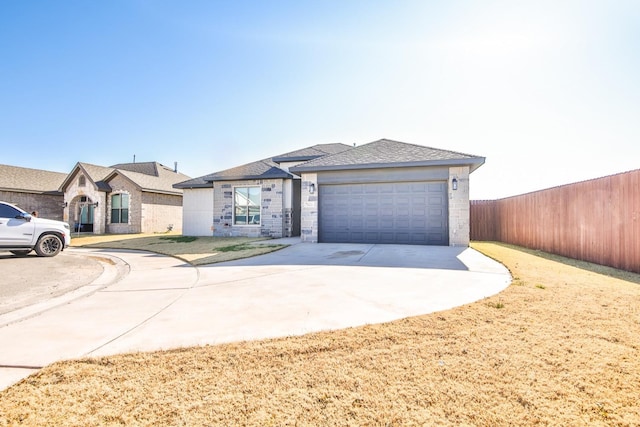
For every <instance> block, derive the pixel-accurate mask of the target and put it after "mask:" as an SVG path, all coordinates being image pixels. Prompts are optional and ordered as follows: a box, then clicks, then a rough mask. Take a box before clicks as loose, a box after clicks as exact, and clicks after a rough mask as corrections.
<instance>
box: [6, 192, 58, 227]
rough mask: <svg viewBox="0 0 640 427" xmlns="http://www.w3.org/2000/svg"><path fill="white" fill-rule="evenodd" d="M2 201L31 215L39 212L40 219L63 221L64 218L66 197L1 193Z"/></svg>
mask: <svg viewBox="0 0 640 427" xmlns="http://www.w3.org/2000/svg"><path fill="white" fill-rule="evenodd" d="M0 200H2V201H3V202H7V203H11V204H14V205H16V206H18V207H19V208H21V209H23V210H25V211H27V212H29V213H31V212H33V211H38V216H39V217H40V218H46V219H55V220H57V221H62V220H63V218H64V196H63V195H62V194H60V195H51V194H38V193H23V192H19V191H0Z"/></svg>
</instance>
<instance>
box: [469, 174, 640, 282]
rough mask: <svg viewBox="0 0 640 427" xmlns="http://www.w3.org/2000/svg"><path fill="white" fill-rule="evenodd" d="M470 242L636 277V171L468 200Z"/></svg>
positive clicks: (639, 239)
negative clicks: (522, 250) (516, 248)
mask: <svg viewBox="0 0 640 427" xmlns="http://www.w3.org/2000/svg"><path fill="white" fill-rule="evenodd" d="M470 225H471V239H472V240H494V241H500V242H505V243H511V244H514V245H519V246H524V247H527V248H531V249H540V250H543V251H546V252H551V253H555V254H558V255H563V256H567V257H570V258H574V259H580V260H584V261H590V262H595V263H598V264H602V265H608V266H611V267H616V268H620V269H624V270H628V271H633V272H636V273H640V169H638V170H634V171H630V172H625V173H621V174H617V175H611V176H607V177H603V178H598V179H593V180H589V181H584V182H578V183H575V184H569V185H564V186H561V187H555V188H549V189H546V190H541V191H536V192H533V193H527V194H522V195H520V196H515V197H509V198H506V199H499V200H474V201H472V202H471V224H470Z"/></svg>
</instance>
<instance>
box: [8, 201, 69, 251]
mask: <svg viewBox="0 0 640 427" xmlns="http://www.w3.org/2000/svg"><path fill="white" fill-rule="evenodd" d="M69 243H71V233H70V231H69V224H67V223H66V222H62V221H54V220H51V219H44V218H37V217H34V216H32V215H31V214H29V213H27V212H25V211H23V210H22V209H20V208H19V207H17V206H15V205H12V204H10V203H5V202H0V251H10V252H11V253H13V254H14V255H18V256H25V255H27V254H28V253H29V252H31V251H32V250H35V251H36V253H37V254H38V256H47V257H49V256H55V255H58V254H59V253H60V252H61V251H63V250H64V249H65V248H66V247H67V246H69Z"/></svg>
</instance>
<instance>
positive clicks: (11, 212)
mask: <svg viewBox="0 0 640 427" xmlns="http://www.w3.org/2000/svg"><path fill="white" fill-rule="evenodd" d="M20 215H22V212H20V211H19V210H17V209H15V208H14V207H12V206H7V205H5V204H0V246H7V247H9V246H12V247H16V246H30V245H31V244H32V240H33V233H34V231H35V224H34V223H32V222H30V221H29V220H28V218H23V217H22V218H20Z"/></svg>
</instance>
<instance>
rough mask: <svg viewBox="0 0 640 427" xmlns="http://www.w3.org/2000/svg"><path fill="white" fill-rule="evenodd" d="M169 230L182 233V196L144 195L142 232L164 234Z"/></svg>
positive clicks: (145, 193)
mask: <svg viewBox="0 0 640 427" xmlns="http://www.w3.org/2000/svg"><path fill="white" fill-rule="evenodd" d="M169 228H171V229H172V230H173V231H177V232H179V233H182V196H178V195H172V194H159V193H147V192H144V193H142V232H143V233H164V232H166V231H169Z"/></svg>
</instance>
